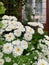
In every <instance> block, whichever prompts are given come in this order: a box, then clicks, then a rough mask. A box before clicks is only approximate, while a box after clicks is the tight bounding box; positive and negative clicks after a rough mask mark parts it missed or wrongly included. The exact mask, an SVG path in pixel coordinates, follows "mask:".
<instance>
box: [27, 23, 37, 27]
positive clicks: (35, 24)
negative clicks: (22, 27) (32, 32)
mask: <svg viewBox="0 0 49 65" xmlns="http://www.w3.org/2000/svg"><path fill="white" fill-rule="evenodd" d="M28 24H29V25H31V26H34V27H36V26H38V23H37V22H28Z"/></svg>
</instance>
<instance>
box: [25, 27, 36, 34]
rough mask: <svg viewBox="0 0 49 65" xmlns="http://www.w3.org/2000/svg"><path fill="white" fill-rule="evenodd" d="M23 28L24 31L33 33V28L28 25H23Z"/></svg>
mask: <svg viewBox="0 0 49 65" xmlns="http://www.w3.org/2000/svg"><path fill="white" fill-rule="evenodd" d="M25 28H26V32H29V33H31V34H34V33H35V31H34V29H33V28H31V27H29V26H25Z"/></svg>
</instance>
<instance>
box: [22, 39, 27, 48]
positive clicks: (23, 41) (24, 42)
mask: <svg viewBox="0 0 49 65" xmlns="http://www.w3.org/2000/svg"><path fill="white" fill-rule="evenodd" d="M21 47H22V48H23V49H27V48H28V43H27V42H26V41H25V40H22V41H21Z"/></svg>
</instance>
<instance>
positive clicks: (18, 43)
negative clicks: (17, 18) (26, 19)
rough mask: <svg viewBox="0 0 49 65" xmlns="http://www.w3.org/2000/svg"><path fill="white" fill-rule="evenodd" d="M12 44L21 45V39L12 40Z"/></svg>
mask: <svg viewBox="0 0 49 65" xmlns="http://www.w3.org/2000/svg"><path fill="white" fill-rule="evenodd" d="M12 44H13V45H20V40H19V39H17V40H14V41H13V42H12Z"/></svg>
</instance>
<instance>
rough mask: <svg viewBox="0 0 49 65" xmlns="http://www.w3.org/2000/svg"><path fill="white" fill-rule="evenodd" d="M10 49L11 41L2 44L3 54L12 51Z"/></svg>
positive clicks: (11, 47)
mask: <svg viewBox="0 0 49 65" xmlns="http://www.w3.org/2000/svg"><path fill="white" fill-rule="evenodd" d="M12 50H13V46H12V44H11V43H6V44H4V45H3V52H4V53H5V54H10V53H11V52H12Z"/></svg>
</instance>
